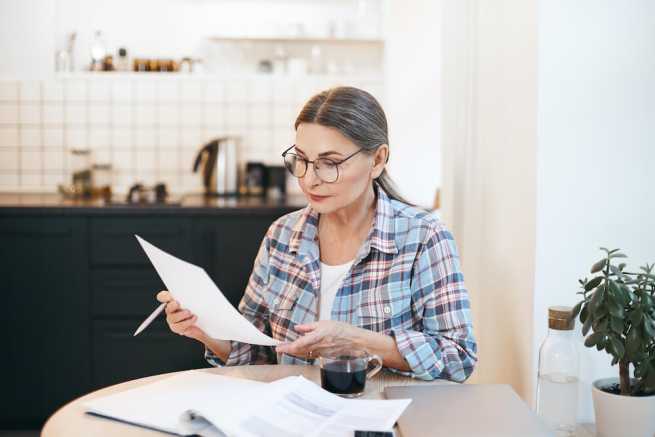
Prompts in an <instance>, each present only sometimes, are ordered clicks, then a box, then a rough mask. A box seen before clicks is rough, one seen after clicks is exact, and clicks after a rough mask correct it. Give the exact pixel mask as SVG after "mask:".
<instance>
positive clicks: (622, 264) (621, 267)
mask: <svg viewBox="0 0 655 437" xmlns="http://www.w3.org/2000/svg"><path fill="white" fill-rule="evenodd" d="M626 265H627V264H626V263H621V264H619V270H623V269H624V268H625V266H626Z"/></svg>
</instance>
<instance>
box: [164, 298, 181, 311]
mask: <svg viewBox="0 0 655 437" xmlns="http://www.w3.org/2000/svg"><path fill="white" fill-rule="evenodd" d="M179 309H180V304H179V303H178V302H177V301H176V300H171V301H169V302H168V303H167V304H166V314H173V313H174V312H175V311H177V310H179Z"/></svg>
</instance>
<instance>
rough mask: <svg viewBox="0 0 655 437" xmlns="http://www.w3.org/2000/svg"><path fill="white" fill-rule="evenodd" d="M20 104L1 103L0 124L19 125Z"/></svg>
mask: <svg viewBox="0 0 655 437" xmlns="http://www.w3.org/2000/svg"><path fill="white" fill-rule="evenodd" d="M19 115H20V114H19V113H18V104H16V103H6V102H0V124H10V125H11V124H14V125H15V124H18V121H19Z"/></svg>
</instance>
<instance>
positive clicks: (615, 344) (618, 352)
mask: <svg viewBox="0 0 655 437" xmlns="http://www.w3.org/2000/svg"><path fill="white" fill-rule="evenodd" d="M610 344H611V345H612V349H613V351H614V354H613V355H614V356H617V357H619V359H621V358H623V355H625V347H623V343H621V341H620V340H619V339H618V338H616V337H615V336H613V335H611V336H610Z"/></svg>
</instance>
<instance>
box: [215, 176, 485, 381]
mask: <svg viewBox="0 0 655 437" xmlns="http://www.w3.org/2000/svg"><path fill="white" fill-rule="evenodd" d="M376 194H377V205H376V216H375V222H374V225H373V226H372V228H371V231H370V233H369V236H368V238H367V239H366V241H365V242H364V244H363V245H362V247H361V248H360V250H359V252H358V254H357V256H356V257H355V260H354V262H353V264H352V267H351V268H350V271H349V273H348V274H347V275H346V277H345V279H344V280H343V283H342V284H341V287H340V288H339V290H338V292H337V295H336V298H335V300H334V306H333V307H332V317H331V318H332V320H339V321H342V322H346V323H350V324H352V325H354V326H358V327H361V328H364V329H369V330H372V331H376V332H380V333H384V334H386V335H390V336H393V337H394V338H395V341H396V345H397V347H398V350H399V351H400V353H401V355H402V356H403V357H404V358H405V360H406V361H407V363H408V364H409V367H410V368H411V372H401V371H399V370H396V369H389V370H392V371H395V372H397V373H401V374H405V375H408V376H413V377H416V378H420V379H425V380H431V379H436V378H444V379H449V380H453V381H460V382H461V381H464V380H465V379H467V378H468V376H469V375H470V374H471V373H472V372H473V368H474V367H475V363H476V362H477V345H476V341H475V338H474V336H473V331H472V326H471V311H470V303H469V296H468V292H467V290H466V287H465V286H464V278H463V275H462V272H461V271H460V266H459V257H458V255H457V249H456V247H455V242H454V241H453V237H452V235H451V234H450V232H448V230H446V228H445V227H444V225H443V224H442V223H441V222H440V221H439V220H438V219H437V218H436V217H435V216H434V215H431V214H429V213H428V212H426V211H423V210H421V209H418V208H414V207H411V206H409V205H407V204H405V203H402V202H399V201H397V200H393V199H390V198H389V197H388V196H387V194H386V193H385V192H384V190H382V189H381V188H379V187H378V186H377V185H376ZM318 219H319V215H318V213H317V212H316V211H314V210H313V209H311V207H310V206H307V207H306V208H304V209H302V210H299V211H295V212H292V213H290V214H287V215H285V216H283V217H281V218H279V219H278V220H276V221H275V222H274V223H273V224H272V225H271V227H270V228H269V230H268V232H267V234H266V236H265V237H264V240H263V242H262V244H261V247H260V249H259V253H258V254H257V258H256V260H255V264H254V268H253V271H252V274H251V276H250V280H249V282H248V286H247V287H246V291H245V294H244V296H243V299H242V300H241V303H240V304H239V311H240V312H241V313H242V314H243V315H244V316H245V317H246V318H247V319H248V320H250V321H251V322H252V323H253V324H254V325H255V326H256V327H257V328H259V329H260V330H261V331H263V332H265V333H266V334H268V335H270V336H272V337H273V338H275V339H277V340H280V341H284V342H288V341H293V340H295V339H297V338H298V336H299V334H298V333H297V332H296V331H295V330H294V329H293V328H294V326H295V325H297V324H302V323H311V322H315V321H316V320H318V314H319V313H318V303H319V301H320V297H319V292H320V289H321V287H320V281H321V278H320V273H321V268H320V257H319V246H318V235H317V230H318V229H317V226H318ZM205 358H206V359H207V361H208V362H209V363H210V364H212V365H214V366H222V365H227V366H232V365H242V364H271V363H281V364H311V363H312V362H313V360H310V359H307V360H306V359H303V358H299V357H294V356H290V355H286V354H279V355H276V353H275V351H274V349H273V348H272V347H270V346H255V345H250V344H246V343H240V342H232V352H231V353H230V356H229V357H228V360H227V361H226V362H225V363H223V362H221V360H220V359H219V358H218V357H216V356H215V355H214V354H213V353H212V352H211V351H210V350H208V349H206V350H205Z"/></svg>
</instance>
